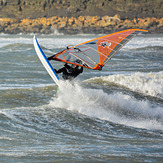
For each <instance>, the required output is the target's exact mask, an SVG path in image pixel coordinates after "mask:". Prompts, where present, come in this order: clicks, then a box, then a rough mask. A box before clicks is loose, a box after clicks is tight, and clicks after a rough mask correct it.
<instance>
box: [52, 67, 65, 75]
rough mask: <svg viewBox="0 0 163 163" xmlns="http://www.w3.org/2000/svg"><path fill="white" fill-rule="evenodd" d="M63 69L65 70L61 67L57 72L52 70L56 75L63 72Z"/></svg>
mask: <svg viewBox="0 0 163 163" xmlns="http://www.w3.org/2000/svg"><path fill="white" fill-rule="evenodd" d="M64 69H65V67H62V68H61V69H59V70H56V69H54V70H55V72H56V73H57V74H59V73H61V72H63V71H64Z"/></svg>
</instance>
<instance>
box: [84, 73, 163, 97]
mask: <svg viewBox="0 0 163 163" xmlns="http://www.w3.org/2000/svg"><path fill="white" fill-rule="evenodd" d="M86 81H87V82H94V83H96V82H97V83H99V82H100V83H101V84H110V83H113V84H116V85H118V86H121V87H125V88H127V89H130V90H131V91H134V92H138V93H142V94H144V95H147V96H154V97H158V98H162V99H163V71H161V72H150V73H142V72H136V73H133V74H115V75H109V76H105V77H96V78H92V79H89V80H86Z"/></svg>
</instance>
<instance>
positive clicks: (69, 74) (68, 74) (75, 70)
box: [54, 63, 83, 80]
mask: <svg viewBox="0 0 163 163" xmlns="http://www.w3.org/2000/svg"><path fill="white" fill-rule="evenodd" d="M54 70H55V72H56V73H57V74H59V73H62V77H63V79H65V80H72V79H74V78H75V77H77V76H78V75H79V74H80V73H82V72H83V67H81V68H79V66H77V65H73V67H71V66H69V65H68V64H67V63H66V64H65V65H64V67H63V68H61V69H59V70H56V69H54Z"/></svg>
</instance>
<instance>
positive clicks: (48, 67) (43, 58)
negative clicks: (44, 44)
mask: <svg viewBox="0 0 163 163" xmlns="http://www.w3.org/2000/svg"><path fill="white" fill-rule="evenodd" d="M33 43H34V47H35V51H36V53H37V55H38V57H39V59H40V61H41V62H42V64H43V66H44V67H45V69H46V70H47V72H48V73H49V75H50V76H51V78H52V79H53V80H54V82H55V83H56V84H57V85H58V86H59V77H58V76H57V74H56V72H55V71H54V69H53V67H52V65H51V64H50V62H49V61H48V59H47V58H46V56H45V54H44V52H43V51H42V49H41V48H40V45H39V43H38V41H37V39H36V37H35V36H34V37H33Z"/></svg>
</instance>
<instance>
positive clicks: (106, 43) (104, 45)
mask: <svg viewBox="0 0 163 163" xmlns="http://www.w3.org/2000/svg"><path fill="white" fill-rule="evenodd" d="M110 45H111V42H101V43H100V45H99V46H102V47H103V48H105V47H109V46H110Z"/></svg>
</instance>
